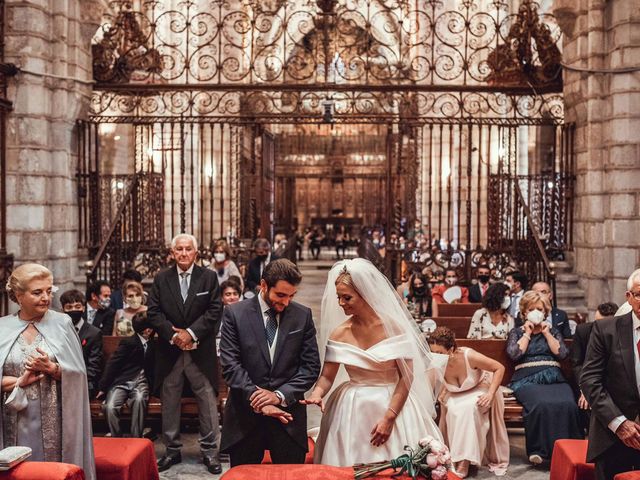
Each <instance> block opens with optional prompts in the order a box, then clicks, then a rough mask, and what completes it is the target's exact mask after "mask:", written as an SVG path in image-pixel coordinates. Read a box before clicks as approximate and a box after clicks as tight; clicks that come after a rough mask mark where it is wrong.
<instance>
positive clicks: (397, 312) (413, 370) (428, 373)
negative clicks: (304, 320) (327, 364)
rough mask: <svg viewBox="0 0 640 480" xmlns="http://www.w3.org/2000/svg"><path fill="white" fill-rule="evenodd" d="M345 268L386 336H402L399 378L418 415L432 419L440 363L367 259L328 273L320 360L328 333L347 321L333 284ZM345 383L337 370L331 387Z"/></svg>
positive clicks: (339, 264)
mask: <svg viewBox="0 0 640 480" xmlns="http://www.w3.org/2000/svg"><path fill="white" fill-rule="evenodd" d="M345 269H346V271H347V272H349V274H350V275H351V278H352V279H353V283H354V285H355V287H356V289H357V291H358V293H359V294H360V295H361V296H362V297H363V298H364V300H365V301H366V302H367V303H368V304H369V306H371V308H372V309H373V310H374V311H375V312H376V314H377V315H378V317H379V318H380V320H381V321H382V323H383V325H384V328H385V331H386V334H387V337H393V336H397V335H406V336H407V338H408V339H409V340H410V341H409V342H408V343H409V344H410V345H411V347H410V351H408V352H404V355H403V357H404V359H403V360H399V361H398V364H399V366H400V369H401V372H402V378H403V381H405V382H407V384H408V387H409V391H410V395H411V396H412V397H413V399H414V400H415V402H416V403H417V404H418V405H419V407H420V409H421V410H422V414H423V415H429V416H431V417H432V418H435V416H436V411H435V397H436V393H435V392H436V391H437V389H436V387H439V385H440V384H441V380H442V375H443V371H444V369H443V365H442V361H441V360H440V358H439V356H437V355H434V354H432V353H431V351H430V350H429V345H428V344H427V341H426V339H425V338H424V336H423V334H422V332H420V330H419V329H418V327H417V325H416V323H415V321H414V320H413V318H412V316H411V313H409V310H408V309H407V307H406V305H405V304H404V302H403V301H402V299H401V298H400V296H399V295H398V293H397V292H396V290H395V289H394V288H393V285H391V282H389V280H388V279H387V277H385V276H384V275H383V274H382V273H381V272H380V271H379V270H378V269H377V268H376V267H375V266H374V265H373V264H372V263H371V262H369V261H368V260H365V259H363V258H355V259H352V260H341V261H339V262H337V263H335V264H334V265H333V267H332V268H331V270H330V272H329V276H328V279H327V285H326V287H325V291H324V295H323V298H322V307H321V308H322V309H321V322H320V329H319V337H318V340H319V346H320V351H321V352H322V353H321V355H322V360H323V361H324V351H325V348H326V345H327V341H328V340H329V337H330V335H331V332H333V330H334V329H335V328H336V327H337V326H338V325H340V324H341V323H343V322H344V321H345V320H346V319H347V318H348V316H347V315H345V313H344V311H343V310H342V308H341V307H340V305H339V304H338V298H337V292H336V285H335V283H336V279H337V278H338V275H340V273H341V272H343V271H345ZM346 380H347V376H346V372H344V369H343V368H341V369H340V373H339V374H338V376H337V377H336V380H335V382H334V384H333V387H334V388H335V387H337V386H338V385H339V384H340V383H342V382H343V381H346Z"/></svg>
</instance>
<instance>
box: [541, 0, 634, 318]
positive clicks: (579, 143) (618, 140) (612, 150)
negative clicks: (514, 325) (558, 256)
mask: <svg viewBox="0 0 640 480" xmlns="http://www.w3.org/2000/svg"><path fill="white" fill-rule="evenodd" d="M554 10H555V12H554V13H555V14H556V16H557V17H558V18H559V19H560V22H561V26H562V27H563V32H564V34H565V36H564V52H563V55H564V62H565V63H566V64H568V65H570V66H572V67H580V68H587V69H593V70H602V69H622V68H628V67H637V66H638V65H640V1H639V0H608V1H604V0H579V1H576V0H561V1H559V0H556V1H555V2H554ZM564 94H565V102H566V111H567V121H570V122H575V123H576V126H577V135H576V145H575V147H576V166H577V185H576V187H577V188H576V209H575V237H574V239H575V241H574V245H575V258H574V264H575V270H576V273H578V275H579V276H580V279H581V280H580V282H581V285H582V287H583V288H584V289H585V291H586V296H587V301H588V306H589V309H590V311H591V312H592V313H593V311H594V309H595V307H596V306H597V305H598V304H599V303H601V302H603V301H610V300H611V301H615V302H616V303H618V304H620V303H622V302H624V301H625V298H624V292H625V290H626V279H627V277H628V276H629V274H630V273H631V272H632V271H633V270H634V269H635V268H638V266H639V263H640V217H639V215H640V151H639V144H640V135H639V132H640V72H637V71H636V72H629V73H583V72H575V71H570V70H565V72H564Z"/></svg>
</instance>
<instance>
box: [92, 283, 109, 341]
mask: <svg viewBox="0 0 640 480" xmlns="http://www.w3.org/2000/svg"><path fill="white" fill-rule="evenodd" d="M115 315H116V312H115V310H114V309H113V308H111V287H110V286H109V284H108V283H107V282H105V281H102V280H99V281H97V282H95V283H93V284H91V285H89V287H88V288H87V315H86V319H87V321H88V322H89V323H90V324H91V325H93V326H94V327H96V328H98V329H100V330H101V331H102V334H103V335H111V334H112V332H113V319H114V317H115Z"/></svg>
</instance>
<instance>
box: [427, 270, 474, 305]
mask: <svg viewBox="0 0 640 480" xmlns="http://www.w3.org/2000/svg"><path fill="white" fill-rule="evenodd" d="M452 287H456V288H459V289H460V292H461V296H460V298H459V299H458V300H456V301H453V302H450V303H469V290H467V288H466V287H459V286H458V272H456V269H455V268H447V270H446V271H445V272H444V285H436V286H435V287H433V289H432V290H431V294H432V296H433V301H434V302H436V303H447V301H446V300H445V299H444V292H446V291H447V290H449V289H450V288H452Z"/></svg>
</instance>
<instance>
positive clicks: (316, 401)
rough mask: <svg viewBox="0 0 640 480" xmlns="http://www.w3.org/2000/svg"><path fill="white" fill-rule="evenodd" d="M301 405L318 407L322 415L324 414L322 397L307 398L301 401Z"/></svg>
mask: <svg viewBox="0 0 640 480" xmlns="http://www.w3.org/2000/svg"><path fill="white" fill-rule="evenodd" d="M300 403H301V404H302V405H317V406H319V407H320V411H321V412H322V413H324V401H323V400H322V397H313V396H311V397H309V398H306V399H304V400H300Z"/></svg>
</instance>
